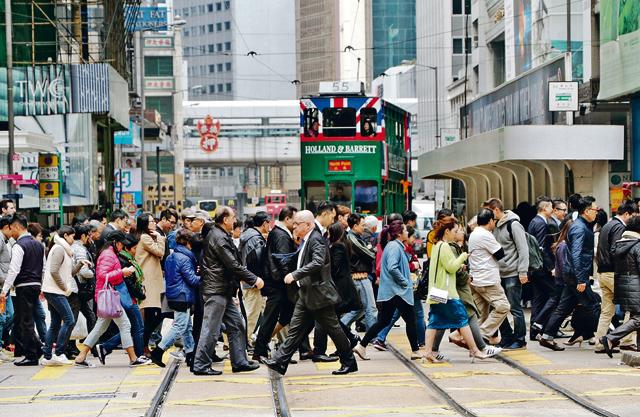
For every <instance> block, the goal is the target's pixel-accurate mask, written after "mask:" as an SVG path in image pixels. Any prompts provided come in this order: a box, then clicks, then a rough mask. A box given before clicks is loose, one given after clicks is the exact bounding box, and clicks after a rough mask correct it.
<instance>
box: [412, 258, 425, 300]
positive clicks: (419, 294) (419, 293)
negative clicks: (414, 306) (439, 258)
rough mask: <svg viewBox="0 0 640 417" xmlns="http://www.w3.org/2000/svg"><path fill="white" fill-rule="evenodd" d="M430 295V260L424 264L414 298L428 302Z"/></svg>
mask: <svg viewBox="0 0 640 417" xmlns="http://www.w3.org/2000/svg"><path fill="white" fill-rule="evenodd" d="M428 295H429V259H427V260H426V261H424V262H423V263H422V276H421V277H420V279H419V280H418V285H417V287H416V291H415V292H414V297H415V298H417V299H419V300H426V299H427V296H428Z"/></svg>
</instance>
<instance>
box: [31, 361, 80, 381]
mask: <svg viewBox="0 0 640 417" xmlns="http://www.w3.org/2000/svg"><path fill="white" fill-rule="evenodd" d="M69 369H71V366H70V365H69V366H45V367H43V368H42V369H40V371H38V372H37V373H36V374H35V375H34V376H32V377H31V380H32V381H42V380H46V379H58V378H60V377H61V376H62V375H64V374H66V373H67V371H69Z"/></svg>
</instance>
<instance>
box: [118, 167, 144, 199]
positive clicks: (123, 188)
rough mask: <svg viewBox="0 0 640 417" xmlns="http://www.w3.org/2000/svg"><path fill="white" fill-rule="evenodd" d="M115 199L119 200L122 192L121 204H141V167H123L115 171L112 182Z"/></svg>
mask: <svg viewBox="0 0 640 417" xmlns="http://www.w3.org/2000/svg"><path fill="white" fill-rule="evenodd" d="M114 184H115V186H114V191H115V200H116V201H120V193H121V192H122V204H123V206H127V205H128V204H134V205H138V204H142V169H141V168H123V169H119V170H117V171H116V172H115V182H114Z"/></svg>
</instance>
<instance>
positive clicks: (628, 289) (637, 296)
mask: <svg viewBox="0 0 640 417" xmlns="http://www.w3.org/2000/svg"><path fill="white" fill-rule="evenodd" d="M639 243H640V234H638V233H635V232H630V231H626V232H624V233H623V234H622V239H620V240H618V241H617V242H615V243H614V244H613V248H612V254H613V264H614V265H615V269H616V270H615V275H614V281H613V300H614V302H615V303H616V304H620V307H621V308H622V310H623V311H628V312H630V313H640V244H639Z"/></svg>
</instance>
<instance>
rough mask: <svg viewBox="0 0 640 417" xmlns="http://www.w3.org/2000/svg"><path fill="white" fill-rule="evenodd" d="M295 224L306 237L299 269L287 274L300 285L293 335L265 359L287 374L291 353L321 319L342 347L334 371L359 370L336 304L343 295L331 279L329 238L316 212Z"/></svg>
mask: <svg viewBox="0 0 640 417" xmlns="http://www.w3.org/2000/svg"><path fill="white" fill-rule="evenodd" d="M293 226H294V233H295V234H296V236H297V237H300V238H302V240H301V242H300V252H299V255H298V263H297V269H296V270H295V271H293V272H291V273H289V274H287V275H286V276H285V278H284V282H285V284H287V285H297V286H298V287H300V290H299V291H298V300H297V302H296V306H295V310H294V312H293V318H292V319H291V324H290V329H289V336H288V337H287V339H286V340H285V341H284V343H283V344H282V346H281V347H280V349H279V350H278V351H277V352H276V353H275V354H274V355H273V358H272V359H267V360H265V361H264V363H265V364H266V365H267V366H269V368H271V369H272V370H274V371H276V372H278V373H279V374H281V375H284V374H285V373H286V372H287V366H288V365H289V361H290V360H291V356H292V355H293V353H294V352H295V350H296V348H297V347H298V345H299V344H300V343H301V342H302V340H303V339H304V338H305V337H306V336H307V334H308V333H309V330H310V329H311V328H312V327H313V325H314V322H316V321H317V322H318V324H320V325H321V326H322V327H323V329H325V330H326V332H327V334H329V337H331V339H332V340H333V343H334V344H335V345H336V347H337V349H338V354H339V356H340V363H341V367H340V369H338V370H337V371H333V374H334V375H344V374H348V373H350V372H356V371H357V370H358V365H357V363H356V360H355V357H354V356H353V353H352V352H351V347H350V344H349V340H348V339H347V337H346V336H345V334H344V332H343V331H342V329H341V328H340V325H339V323H338V317H337V316H336V312H335V307H334V306H335V305H336V304H337V303H338V302H339V301H340V296H339V295H338V292H337V290H336V288H335V286H334V284H333V281H332V279H331V259H330V258H329V247H328V245H327V242H326V241H325V239H324V238H323V237H322V235H321V234H320V233H319V232H318V231H317V230H316V229H315V224H314V218H313V213H311V212H310V211H308V210H303V211H301V212H298V213H297V214H296V215H295V217H294V222H293Z"/></svg>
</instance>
